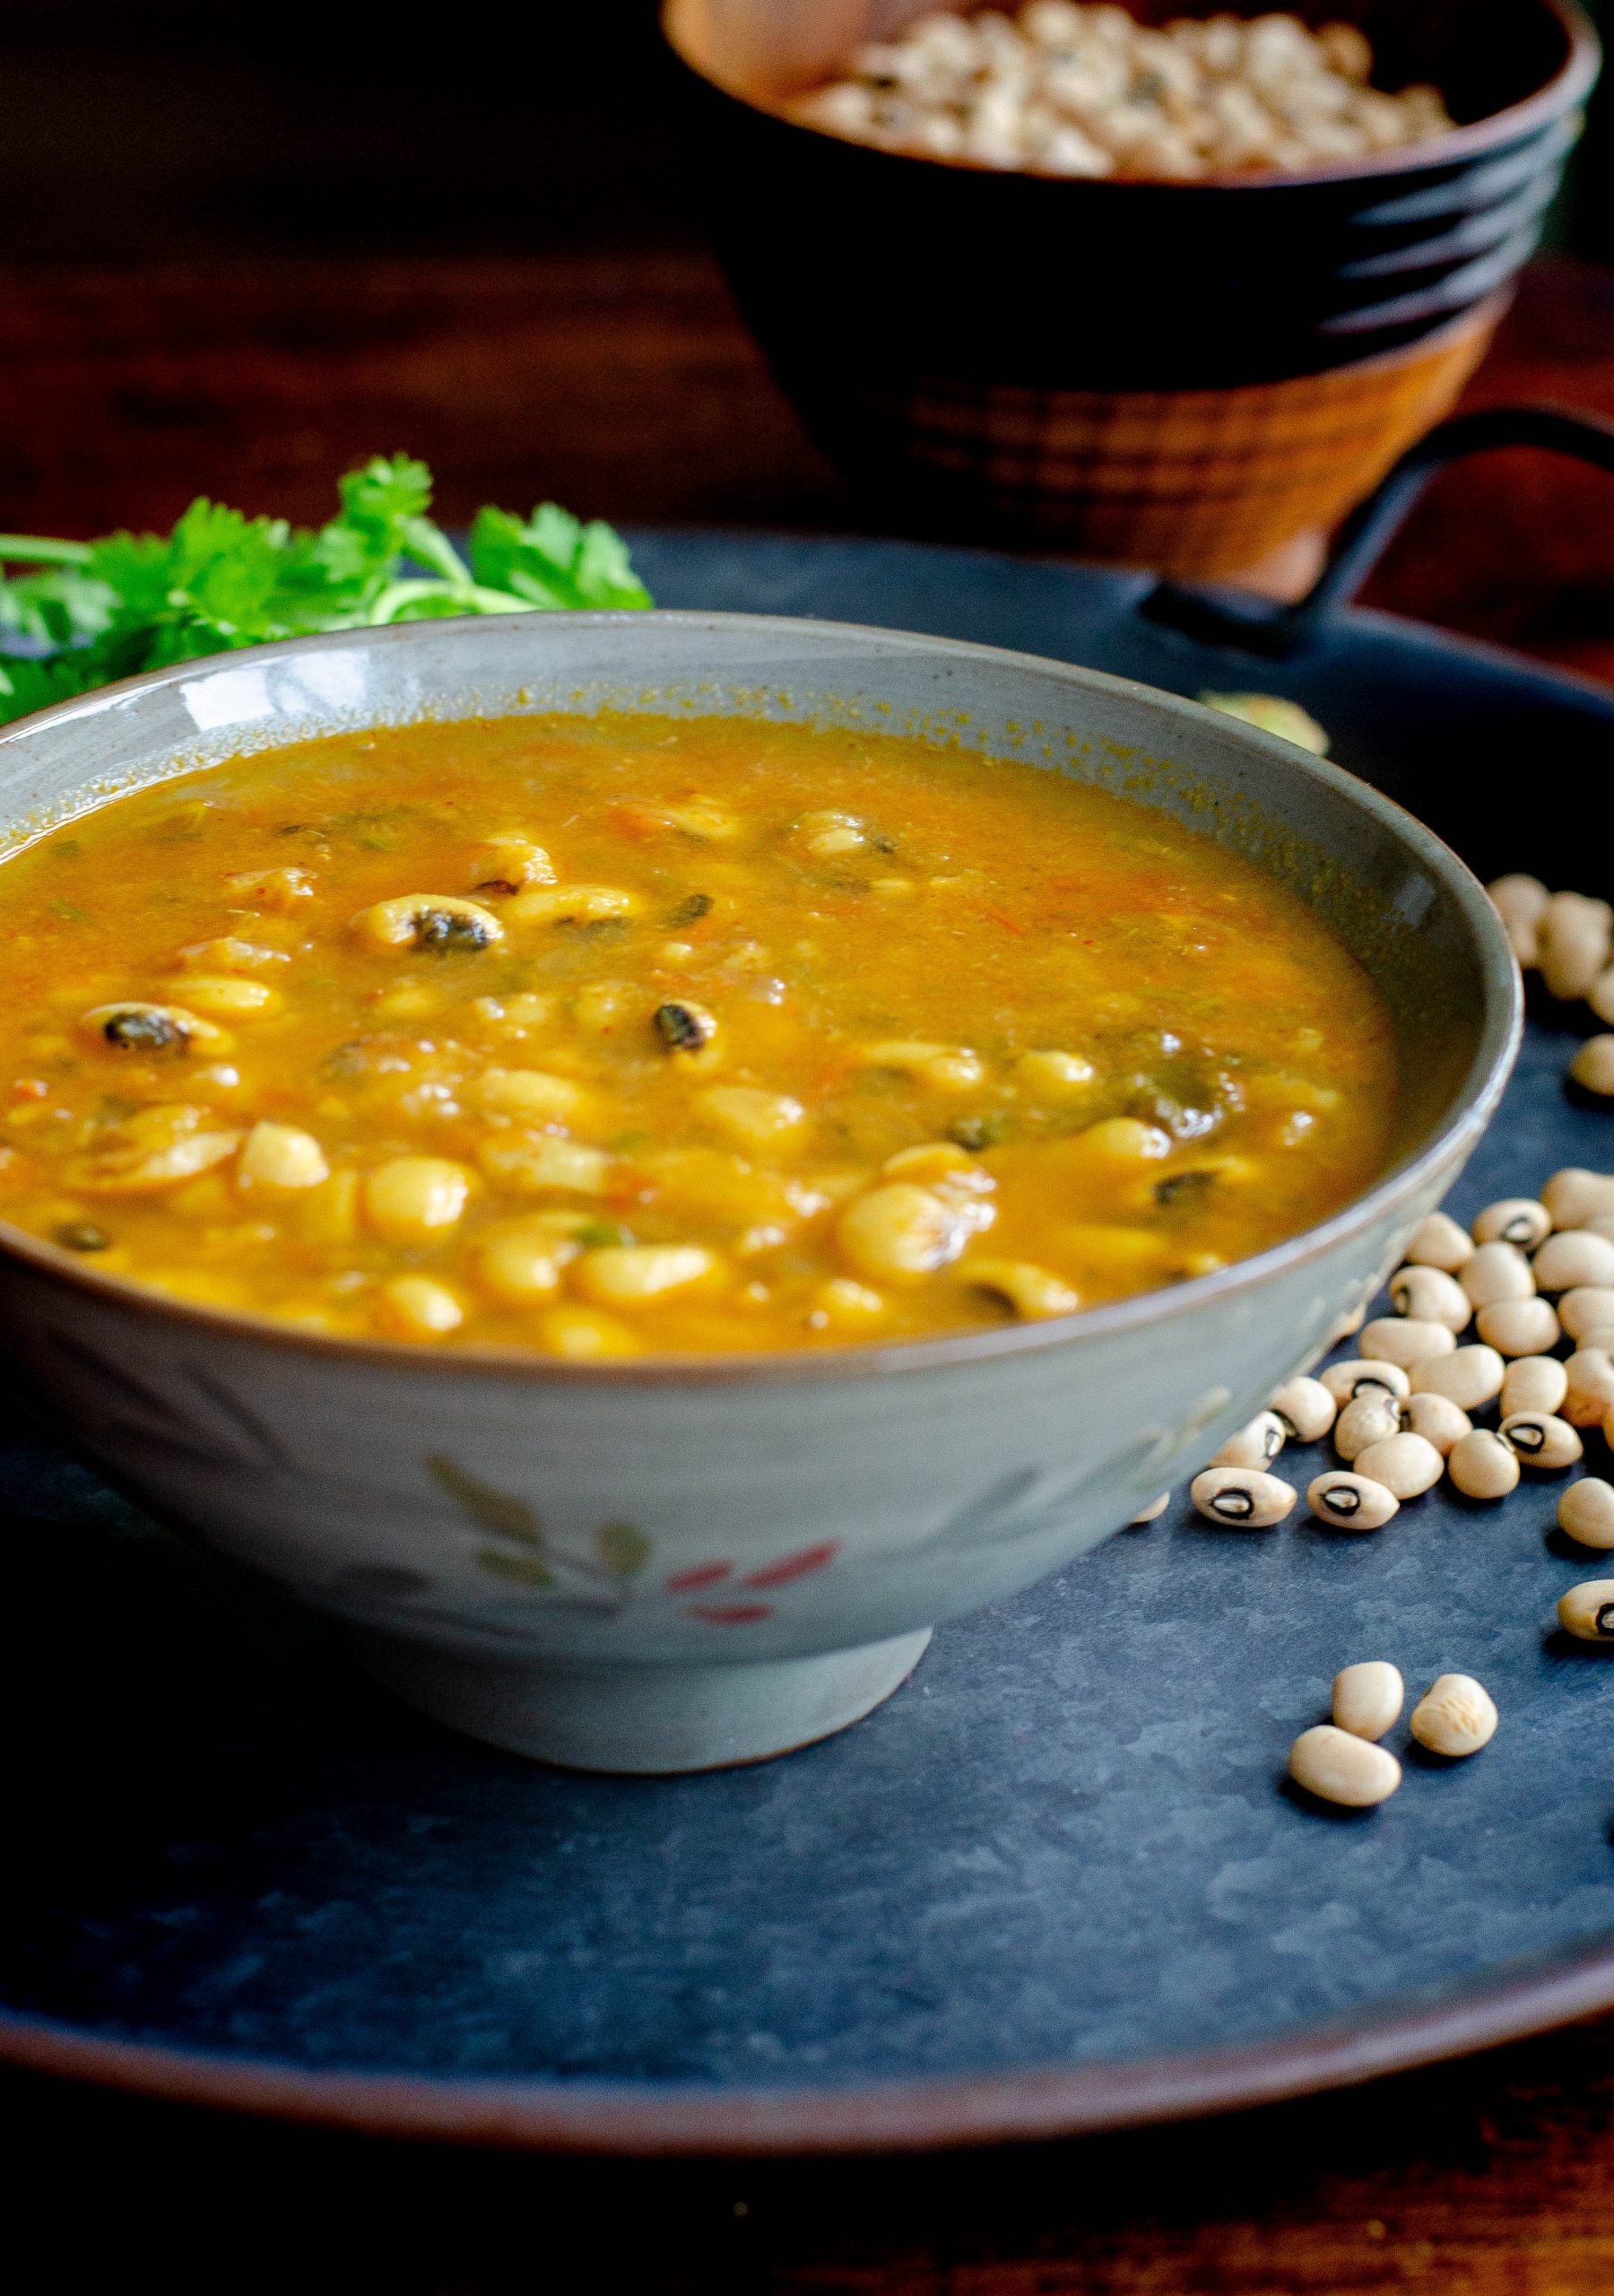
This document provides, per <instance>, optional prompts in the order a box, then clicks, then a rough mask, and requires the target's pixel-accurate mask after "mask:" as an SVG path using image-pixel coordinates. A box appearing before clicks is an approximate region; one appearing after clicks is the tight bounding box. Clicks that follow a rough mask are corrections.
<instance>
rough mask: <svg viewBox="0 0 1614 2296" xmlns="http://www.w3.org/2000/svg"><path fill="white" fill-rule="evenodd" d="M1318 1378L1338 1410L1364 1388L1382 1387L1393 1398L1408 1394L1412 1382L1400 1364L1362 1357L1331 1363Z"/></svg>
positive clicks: (1356, 1356)
mask: <svg viewBox="0 0 1614 2296" xmlns="http://www.w3.org/2000/svg"><path fill="white" fill-rule="evenodd" d="M1317 1377H1318V1378H1319V1379H1320V1380H1321V1381H1322V1383H1323V1386H1324V1387H1326V1388H1327V1389H1328V1392H1329V1394H1330V1395H1331V1396H1332V1397H1333V1399H1334V1401H1335V1403H1336V1404H1338V1405H1340V1407H1341V1410H1342V1409H1343V1408H1344V1406H1345V1405H1347V1404H1348V1403H1351V1402H1353V1401H1354V1400H1355V1398H1356V1397H1357V1396H1359V1395H1360V1394H1361V1393H1362V1391H1363V1389H1364V1388H1365V1387H1383V1388H1384V1392H1385V1394H1386V1395H1393V1396H1404V1395H1410V1393H1411V1383H1410V1380H1409V1378H1408V1377H1407V1374H1406V1373H1405V1372H1404V1371H1403V1370H1401V1365H1400V1364H1399V1363H1385V1362H1383V1361H1374V1360H1373V1359H1372V1358H1371V1357H1368V1356H1364V1355H1353V1356H1351V1357H1350V1358H1349V1361H1346V1362H1343V1363H1330V1364H1328V1365H1326V1366H1325V1368H1324V1369H1323V1370H1321V1371H1319V1372H1318V1374H1317Z"/></svg>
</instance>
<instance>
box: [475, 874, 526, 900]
mask: <svg viewBox="0 0 1614 2296" xmlns="http://www.w3.org/2000/svg"><path fill="white" fill-rule="evenodd" d="M472 890H473V891H474V892H479V893H488V894H490V896H491V897H492V898H493V899H494V900H508V899H509V897H510V895H511V894H512V893H518V892H519V891H521V887H520V886H519V885H518V884H517V883H516V881H515V879H514V878H513V877H484V878H483V879H482V883H481V884H480V885H475V886H473V888H472Z"/></svg>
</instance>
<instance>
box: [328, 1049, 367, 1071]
mask: <svg viewBox="0 0 1614 2296" xmlns="http://www.w3.org/2000/svg"><path fill="white" fill-rule="evenodd" d="M369 1065H370V1062H369V1049H368V1048H367V1047H365V1046H364V1045H361V1044H339V1045H338V1046H337V1047H336V1049H335V1051H334V1052H327V1053H326V1055H325V1058H324V1060H322V1061H321V1063H320V1066H321V1068H322V1069H323V1070H324V1072H325V1074H326V1075H327V1076H332V1077H336V1076H362V1075H364V1074H365V1073H366V1072H367V1070H368V1069H369Z"/></svg>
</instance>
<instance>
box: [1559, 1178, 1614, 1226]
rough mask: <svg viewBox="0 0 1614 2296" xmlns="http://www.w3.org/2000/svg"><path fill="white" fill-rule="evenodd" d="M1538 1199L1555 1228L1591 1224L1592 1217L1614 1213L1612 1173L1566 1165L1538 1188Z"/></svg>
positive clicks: (1613, 1181)
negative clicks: (1544, 1185) (1590, 1170)
mask: <svg viewBox="0 0 1614 2296" xmlns="http://www.w3.org/2000/svg"><path fill="white" fill-rule="evenodd" d="M1541 1201H1542V1203H1543V1204H1544V1205H1546V1206H1547V1209H1548V1211H1549V1212H1550V1213H1551V1214H1552V1224H1553V1226H1554V1227H1555V1228H1586V1227H1590V1225H1591V1223H1592V1221H1593V1220H1596V1219H1598V1218H1600V1217H1601V1216H1603V1215H1605V1214H1614V1172H1589V1171H1588V1170H1586V1168H1585V1166H1584V1164H1566V1165H1565V1167H1564V1169H1563V1170H1562V1171H1561V1172H1554V1174H1553V1175H1552V1178H1550V1179H1549V1181H1548V1183H1547V1185H1546V1187H1544V1188H1543V1189H1542V1190H1541Z"/></svg>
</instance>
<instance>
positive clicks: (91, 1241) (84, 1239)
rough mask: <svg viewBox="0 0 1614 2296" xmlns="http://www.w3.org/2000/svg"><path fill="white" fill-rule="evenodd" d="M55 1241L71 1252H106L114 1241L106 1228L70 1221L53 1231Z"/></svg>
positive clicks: (86, 1222) (86, 1221) (90, 1223)
mask: <svg viewBox="0 0 1614 2296" xmlns="http://www.w3.org/2000/svg"><path fill="white" fill-rule="evenodd" d="M51 1234H52V1239H53V1241H55V1242H56V1243H58V1244H60V1245H61V1247H62V1248H63V1250H64V1251H69V1252H104V1251H105V1250H106V1249H107V1248H108V1245H109V1244H110V1243H111V1241H112V1239H111V1237H110V1236H108V1233H107V1231H106V1230H105V1229H104V1228H97V1227H96V1226H94V1225H93V1224H92V1222H90V1221H88V1220H69V1221H67V1222H65V1224H64V1225H63V1226H62V1227H60V1228H56V1229H53V1230H52V1231H51Z"/></svg>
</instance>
